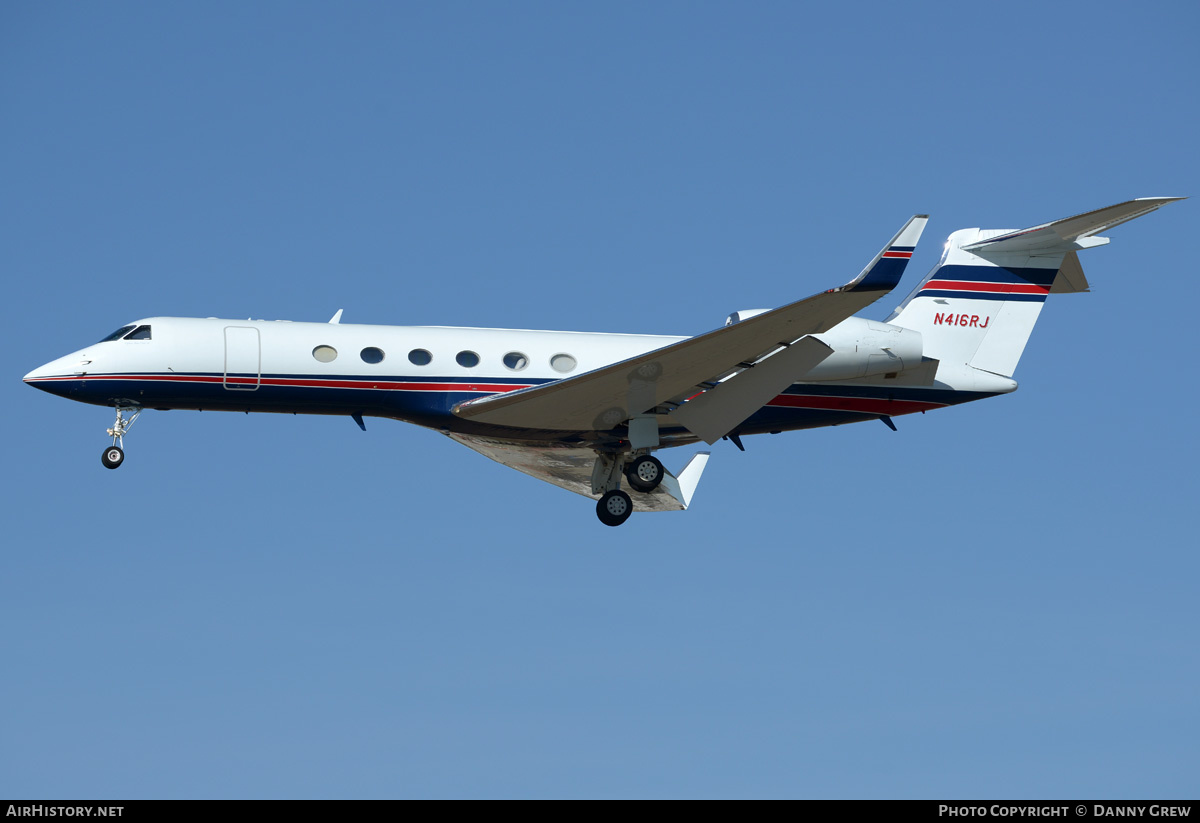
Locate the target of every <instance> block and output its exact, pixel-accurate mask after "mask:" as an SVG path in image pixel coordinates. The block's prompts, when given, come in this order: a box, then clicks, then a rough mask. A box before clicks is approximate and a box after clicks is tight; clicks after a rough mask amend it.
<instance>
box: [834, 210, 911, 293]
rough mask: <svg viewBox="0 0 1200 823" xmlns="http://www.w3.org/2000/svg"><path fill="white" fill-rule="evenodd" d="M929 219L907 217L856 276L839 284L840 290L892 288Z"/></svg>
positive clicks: (887, 289)
mask: <svg viewBox="0 0 1200 823" xmlns="http://www.w3.org/2000/svg"><path fill="white" fill-rule="evenodd" d="M928 222H929V215H928V214H914V215H913V216H912V217H910V218H909V219H908V222H907V223H905V224H904V228H902V229H900V231H898V232H896V236H895V237H893V238H892V240H891V242H890V243H888V244H887V245H886V246H884V247H883V249H882V250H881V251H880V252H879V254H877V255H875V258H874V259H873V260H872V261H871V262H870V263H868V264H867V267H866V268H865V269H863V270H862V272H861V273H860V274H859V275H858V277H856V278H854V279H853V280H851V281H850V282H849V283H847V284H846V285H844V286H842V288H841V289H840V291H891V290H892V289H894V288H896V285H897V284H898V283H899V282H900V277H901V276H902V275H903V274H904V269H905V268H907V267H908V261H909V260H910V259H911V258H912V256H913V251H914V250H915V249H916V248H917V241H918V240H920V239H921V232H923V231H924V230H925V224H926V223H928Z"/></svg>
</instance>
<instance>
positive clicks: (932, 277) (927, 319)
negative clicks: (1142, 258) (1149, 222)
mask: <svg viewBox="0 0 1200 823" xmlns="http://www.w3.org/2000/svg"><path fill="white" fill-rule="evenodd" d="M1178 199H1181V198H1174V197H1158V198H1143V199H1140V200H1130V201H1128V202H1125V203H1120V204H1118V205H1116V206H1109V207H1107V208H1104V209H1098V210H1096V211H1094V212H1088V213H1086V214H1082V215H1076V216H1075V217H1068V218H1066V219H1064V220H1057V221H1055V222H1053V223H1044V224H1042V225H1040V226H1034V227H1033V228H1031V229H1024V230H1018V231H1011V230H1007V229H1002V230H994V229H961V230H959V231H956V232H954V233H953V234H951V235H950V237H949V239H948V240H947V241H946V250H945V252H943V254H942V259H941V260H939V261H938V264H937V265H936V266H934V267H933V271H931V272H930V273H929V274H928V275H926V277H925V279H924V280H923V281H922V282H921V284H920V285H919V286H917V288H916V290H914V291H913V293H912V294H910V295H909V296H908V298H907V299H906V300H905V301H904V303H902V304H901V305H900V308H898V309H897V310H896V311H895V312H893V313H892V316H891V317H889V318H888V322H889V323H893V324H895V325H897V326H903V327H904V328H909V329H914V330H916V331H919V332H920V333H921V336H922V339H923V341H924V355H925V356H926V357H928V358H934V359H936V360H939V361H941V364H942V367H943V368H950V369H961V368H962V367H964V366H969V367H971V368H974V369H979V370H981V371H985V372H990V373H992V374H997V375H1001V376H1004V377H1011V376H1012V374H1013V372H1014V371H1016V368H1017V362H1018V361H1019V360H1020V359H1021V354H1022V352H1024V351H1025V344H1026V343H1027V342H1028V340H1029V335H1030V333H1031V332H1032V331H1033V326H1034V324H1035V323H1036V322H1037V319H1038V315H1039V314H1041V311H1042V304H1043V303H1045V302H1046V296H1047V295H1048V294H1050V293H1051V292H1054V293H1061V292H1076V291H1087V289H1088V283H1087V278H1086V277H1084V274H1083V269H1082V268H1081V267H1080V265H1079V259H1078V257H1077V256H1076V252H1077V251H1079V250H1082V249H1087V248H1094V247H1096V246H1102V245H1104V244H1106V243H1108V239H1107V238H1104V237H1096V236H1095V235H1096V233H1097V232H1099V231H1102V230H1104V229H1108V228H1112V227H1113V226H1115V225H1117V224H1119V223H1124V222H1126V221H1128V220H1132V219H1133V218H1135V217H1140V216H1142V215H1144V214H1149V213H1150V212H1152V211H1154V210H1155V209H1157V208H1159V207H1160V206H1163V205H1166V204H1167V203H1170V202H1173V201H1175V200H1178Z"/></svg>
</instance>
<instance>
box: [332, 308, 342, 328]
mask: <svg viewBox="0 0 1200 823" xmlns="http://www.w3.org/2000/svg"><path fill="white" fill-rule="evenodd" d="M329 322H330V323H333V324H334V325H335V326H336V325H337V324H338V323H341V322H342V310H341V309H338V310H337V314H335V315H334V316H333V317H331V318H329Z"/></svg>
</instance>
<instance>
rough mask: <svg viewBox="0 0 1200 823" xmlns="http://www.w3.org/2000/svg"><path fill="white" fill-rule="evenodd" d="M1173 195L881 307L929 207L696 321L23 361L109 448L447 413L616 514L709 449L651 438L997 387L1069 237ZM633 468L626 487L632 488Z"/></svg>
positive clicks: (997, 237)
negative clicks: (327, 420)
mask: <svg viewBox="0 0 1200 823" xmlns="http://www.w3.org/2000/svg"><path fill="white" fill-rule="evenodd" d="M1179 199H1182V198H1177V197H1153V198H1142V199H1139V200H1130V201H1128V202H1125V203H1121V204H1118V205H1116V206H1110V207H1108V208H1104V209H1099V210H1098V211H1092V212H1088V213H1086V214H1081V215H1078V216H1075V217H1069V218H1067V219H1065V220H1057V221H1055V222H1053V223H1044V224H1042V225H1040V226H1034V227H1033V228H1030V229H1024V230H1022V231H1009V230H981V229H963V230H960V231H956V232H954V233H953V234H951V235H950V238H949V240H948V241H947V242H946V247H945V252H944V253H943V254H942V259H941V260H940V261H939V262H938V264H937V265H936V266H934V268H933V270H932V271H931V272H930V273H929V274H928V275H926V277H925V279H924V280H922V281H921V283H920V284H919V285H918V286H917V288H916V289H915V290H914V291H913V292H912V293H911V294H910V295H909V296H908V298H907V299H905V301H904V302H903V303H902V304H901V305H900V307H899V308H898V309H896V311H895V312H894V313H893V314H892V316H891V317H889V318H888V320H887V322H883V323H880V322H875V321H871V320H865V319H863V318H859V317H855V316H854V314H855V313H856V312H858V311H861V310H862V309H864V308H866V307H867V306H869V305H870V304H871V303H874V302H875V301H876V300H878V299H879V298H880V297H882V296H883V295H885V294H887V293H888V292H890V291H891V290H892V289H893V288H895V287H896V285H897V284H898V283H899V282H900V276H901V274H903V272H904V269H905V267H906V266H907V264H908V260H909V258H911V257H912V254H913V249H914V248H915V246H916V244H917V240H918V239H919V238H920V236H921V231H922V230H923V229H924V228H925V223H926V221H927V216H926V215H916V216H915V217H913V218H911V219H910V220H909V221H908V222H907V223H905V224H904V227H903V228H901V229H900V231H899V232H898V233H897V234H896V236H895V237H893V238H892V240H891V242H889V243H888V244H887V245H886V246H884V248H883V250H882V251H880V252H879V253H878V254H877V255H875V257H874V259H872V260H871V262H870V263H868V264H867V266H866V268H864V269H863V271H862V273H861V274H859V275H858V277H856V278H854V279H853V280H851V281H850V282H849V283H847V284H846V285H844V286H841V287H839V288H835V289H830V290H829V291H827V292H823V293H821V294H818V295H815V296H813V297H809V298H806V299H804V300H799V301H797V302H795V303H790V304H788V305H786V306H783V307H781V308H776V309H754V310H749V311H738V312H734V313H733V314H731V315H729V318H728V319H727V320H726V322H725V326H724V327H723V328H719V329H717V330H715V331H710V332H707V333H705V334H700V335H697V336H696V337H663V336H655V335H633V334H591V333H581V332H559V331H529V330H517V329H476V328H451V327H443V326H364V325H351V324H343V323H341V322H340V321H341V315H342V312H341V311H340V310H339V311H338V312H337V314H335V315H334V317H333V319H332V320H330V321H329V322H328V323H292V322H287V321H262V320H253V321H251V320H246V321H241V320H220V319H217V318H207V319H191V318H180V317H150V318H146V319H143V320H137V321H134V322H132V323H129V324H128V325H125V326H122V327H121V328H119V329H117V330H116V331H115V332H113V333H112V334H110V335H109V336H107V337H105V338H104V339H103V340H101V341H100V342H98V343H96V344H94V345H91V346H88V347H86V348H84V349H82V350H80V351H77V352H74V353H73V354H69V355H67V356H65V357H60V358H58V359H57V360H54V361H51V362H50V363H47V364H46V365H44V366H41V367H40V368H37V369H34V370H33V371H31V372H30V373H29V374H27V375H25V382H26V383H28V384H30V385H31V386H34V387H36V388H39V389H42V390H44V391H47V392H50V393H51V394H57V395H61V396H62V397H66V398H69V399H71V400H78V401H80V402H83V403H91V404H94V405H99V406H112V407H115V408H116V415H117V416H116V422H115V423H114V424H113V427H112V428H111V429H109V430H108V434H109V435H110V436H111V437H112V445H111V446H110V447H109V448H107V449H105V450H104V454H103V457H102V462H103V464H104V465H105V466H107V467H108V468H110V469H115V468H117V467H118V466H120V465H121V463H122V462H123V461H124V459H125V452H124V448H123V447H124V437H125V435H126V433H127V432H128V431H129V427H130V426H131V425H132V424H133V422H134V421H135V420H136V419H137V417H138V415H140V414H141V413H142V411H143V410H145V409H199V410H205V411H242V412H290V413H295V414H326V415H344V416H347V417H351V418H353V419H354V421H355V422H356V423H358V425H359V426H360V427H362V428H363V429H365V428H366V426H365V425H364V423H363V420H364V418H366V417H388V418H393V419H396V420H403V421H407V422H410V423H416V424H417V425H419V426H427V427H429V428H433V429H437V430H438V431H441V432H442V433H444V434H446V435H447V436H449V437H451V438H453V439H454V440H457V441H458V442H459V443H462V444H463V445H465V446H469V447H470V448H472V449H475V450H476V451H478V452H480V453H481V454H484V455H486V456H487V457H490V458H492V459H493V460H496V461H499V462H501V463H503V464H505V465H507V466H511V467H512V468H514V469H517V470H518V471H522V472H524V473H526V474H529V475H532V476H533V477H536V478H538V479H540V480H545V481H547V482H549V483H553V484H554V485H556V486H561V487H562V488H565V489H568V490H570V491H573V492H576V493H577V494H581V495H584V496H585V497H591V498H598V501H597V506H596V513H597V514H598V516H599V518H600V520H601V522H603V523H605V524H606V525H609V526H618V525H620V524H622V523H624V522H625V521H626V520H627V519H628V518H629V516H630V514H632V513H633V512H635V511H678V510H682V509H686V508H687V507H688V504H689V503H690V502H691V499H692V494H693V492H694V491H695V489H696V484H697V483H698V481H699V480H700V475H701V473H702V472H703V470H704V467H705V464H706V463H707V461H708V457H709V453H708V452H703V451H702V452H699V453H697V454H696V455H694V456H693V457H692V458H691V460H690V461H688V463H687V464H686V465H685V466H684V467H683V469H682V470H680V471H679V472H678V473H677V474H672V473H671V472H669V471H667V470H666V469H665V468H664V467H663V465H662V463H661V462H659V460H658V458H657V457H655V456H654V453H655V452H656V451H659V450H660V449H665V448H669V447H672V446H682V445H685V444H689V443H696V442H698V441H704V442H705V443H708V444H713V443H715V442H716V441H718V440H721V439H722V438H726V439H729V440H731V441H732V442H733V443H734V444H735V445H736V446H737V447H738V448H741V447H742V442H741V438H743V437H745V436H747V435H751V434H763V433H767V432H770V433H772V434H774V433H778V432H783V431H792V430H795V429H808V428H815V427H818V426H834V425H840V424H843V423H853V422H858V421H862V420H881V421H883V422H884V423H885V424H887V425H888V426H889V427H891V428H893V429H894V428H895V426H894V424H893V423H892V418H893V417H896V416H898V415H903V414H912V413H913V412H924V411H928V410H931V409H939V408H942V407H943V406H952V405H956V404H958V403H966V402H968V401H971V400H981V399H983V398H985V397H993V396H995V395H998V394H1005V393H1008V392H1011V391H1013V390H1015V389H1016V388H1017V384H1016V382H1014V381H1013V380H1012V374H1013V372H1014V371H1015V369H1016V366H1017V361H1018V359H1019V358H1020V356H1021V353H1022V351H1023V350H1024V348H1025V343H1026V341H1027V340H1028V339H1029V334H1030V332H1031V331H1032V330H1033V325H1034V323H1035V322H1036V320H1037V317H1038V314H1039V312H1040V311H1041V309H1042V304H1043V303H1044V302H1045V300H1046V296H1047V295H1048V294H1055V293H1063V292H1079V291H1087V290H1088V283H1087V279H1086V278H1085V277H1084V275H1083V270H1082V268H1080V265H1079V260H1078V258H1077V256H1076V253H1077V252H1078V251H1080V250H1082V249H1089V248H1092V247H1094V246H1100V245H1104V244H1105V243H1107V242H1108V239H1107V238H1103V237H1098V236H1097V234H1098V233H1099V232H1101V231H1104V230H1107V229H1110V228H1112V227H1113V226H1116V225H1119V224H1121V223H1124V222H1126V221H1128V220H1132V219H1133V218H1135V217H1140V216H1142V215H1144V214H1148V213H1150V212H1152V211H1154V210H1155V209H1158V208H1159V207H1161V206H1163V205H1166V204H1167V203H1171V202H1173V201H1175V200H1179ZM623 483H624V484H626V485H627V486H628V488H629V489H630V491H631V492H632V494H630V493H629V492H626V491H624V490H623V489H622V488H621V486H622V484H623Z"/></svg>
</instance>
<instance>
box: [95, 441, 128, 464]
mask: <svg viewBox="0 0 1200 823" xmlns="http://www.w3.org/2000/svg"><path fill="white" fill-rule="evenodd" d="M100 462H101V463H103V464H104V468H106V469H115V468H116V467H117V466H119V465H121V464H122V463H124V462H125V452H124V450H122V448H121V447H120V446H109V447H108V448H107V449H105V450H104V454H102V455H100Z"/></svg>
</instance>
